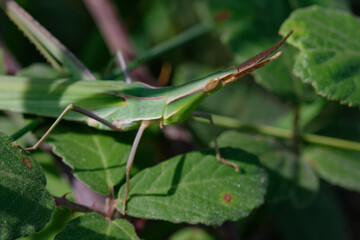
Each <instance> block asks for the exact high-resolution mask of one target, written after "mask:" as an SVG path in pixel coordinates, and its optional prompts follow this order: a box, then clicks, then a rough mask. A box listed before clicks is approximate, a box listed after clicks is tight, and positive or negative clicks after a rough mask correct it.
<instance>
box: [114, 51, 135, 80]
mask: <svg viewBox="0 0 360 240" xmlns="http://www.w3.org/2000/svg"><path fill="white" fill-rule="evenodd" d="M116 58H117V60H118V62H119V65H120V67H121V69H122V70H123V73H124V75H125V82H126V83H132V80H131V78H130V73H129V70H128V68H127V65H126V61H125V58H124V54H122V52H121V51H120V50H117V51H116Z"/></svg>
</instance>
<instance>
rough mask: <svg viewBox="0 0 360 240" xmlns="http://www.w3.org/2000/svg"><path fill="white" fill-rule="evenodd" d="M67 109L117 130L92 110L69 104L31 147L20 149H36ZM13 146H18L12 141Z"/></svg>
mask: <svg viewBox="0 0 360 240" xmlns="http://www.w3.org/2000/svg"><path fill="white" fill-rule="evenodd" d="M69 111H75V112H78V113H81V114H83V115H85V116H88V117H89V118H92V119H95V120H97V121H99V122H101V123H103V124H105V125H106V126H108V127H109V128H111V129H114V130H118V128H117V127H116V126H115V125H113V124H111V123H110V122H108V121H106V120H105V119H103V118H101V117H99V116H97V115H95V114H94V113H92V112H89V111H87V110H85V109H83V108H80V107H78V106H75V105H73V104H69V105H68V106H67V107H66V108H65V110H64V111H63V112H62V113H61V114H60V116H59V117H58V118H57V119H56V120H55V122H54V123H53V124H52V125H51V127H50V128H49V129H48V130H47V131H46V133H45V134H44V135H43V136H42V137H41V138H40V140H39V141H37V143H35V144H34V146H32V147H29V148H24V149H22V150H23V151H32V150H36V149H37V148H38V147H39V146H40V144H41V143H42V142H43V141H44V140H45V139H46V138H47V137H48V136H49V134H50V133H51V131H52V130H53V129H54V128H55V127H56V125H58V123H59V122H60V121H61V119H63V118H64V116H65V115H66V114H67V113H68V112H69ZM14 145H15V146H18V145H17V144H15V143H14Z"/></svg>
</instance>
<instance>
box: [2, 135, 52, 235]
mask: <svg viewBox="0 0 360 240" xmlns="http://www.w3.org/2000/svg"><path fill="white" fill-rule="evenodd" d="M11 142H12V140H11V139H10V138H9V137H8V136H7V135H6V134H5V133H3V132H1V131H0V199H1V201H0V239H15V238H17V237H20V236H25V235H30V234H33V233H35V232H37V231H39V230H41V229H42V228H43V227H44V226H45V224H46V223H47V222H48V221H49V219H50V216H51V212H52V210H53V208H54V199H53V198H52V197H51V195H50V194H49V193H48V192H47V191H46V190H45V184H46V179H45V175H44V173H43V171H42V168H41V167H40V165H39V164H38V163H37V162H36V161H35V159H33V158H32V157H31V156H30V155H29V154H25V153H21V152H20V150H19V149H18V148H17V147H14V146H12V144H11Z"/></svg>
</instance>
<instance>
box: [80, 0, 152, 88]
mask: <svg viewBox="0 0 360 240" xmlns="http://www.w3.org/2000/svg"><path fill="white" fill-rule="evenodd" d="M84 3H85V5H86V7H87V8H88V9H89V12H90V13H91V15H92V16H93V18H94V21H95V23H96V25H97V26H98V28H99V30H100V31H101V34H102V36H103V37H104V39H105V42H106V45H107V46H108V48H109V51H110V53H111V54H112V55H115V53H116V51H118V50H120V51H121V52H122V53H123V54H124V58H125V59H126V60H127V61H131V60H133V59H134V58H135V56H136V51H135V48H134V46H133V44H132V42H131V38H130V35H129V33H128V31H127V29H126V27H125V25H124V24H123V22H122V20H121V18H120V16H119V13H118V12H117V11H116V7H115V5H114V4H113V2H112V0H84ZM120 69H121V68H120ZM131 74H132V78H133V80H135V81H140V82H145V83H148V84H152V85H155V84H156V82H155V80H154V79H153V77H152V76H151V74H150V72H149V71H148V70H147V68H146V67H144V66H139V67H138V68H137V69H134V70H133V71H132V72H131Z"/></svg>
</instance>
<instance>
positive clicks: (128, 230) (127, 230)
mask: <svg viewBox="0 0 360 240" xmlns="http://www.w3.org/2000/svg"><path fill="white" fill-rule="evenodd" d="M63 239H64V240H67V239H79V240H81V239H86V240H92V239H93V240H102V239H104V240H106V239H112V240H117V239H119V240H128V239H129V240H133V239H139V238H138V236H137V235H136V233H135V230H134V227H133V226H132V225H131V224H130V223H129V222H128V221H126V220H124V219H116V220H113V221H107V220H106V219H105V218H104V217H102V216H100V215H98V214H96V213H92V214H85V215H83V216H80V217H77V218H75V219H74V220H72V221H70V222H69V223H68V224H67V225H66V226H65V228H64V230H63V231H62V232H60V233H59V234H58V235H57V236H56V237H55V240H63Z"/></svg>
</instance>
